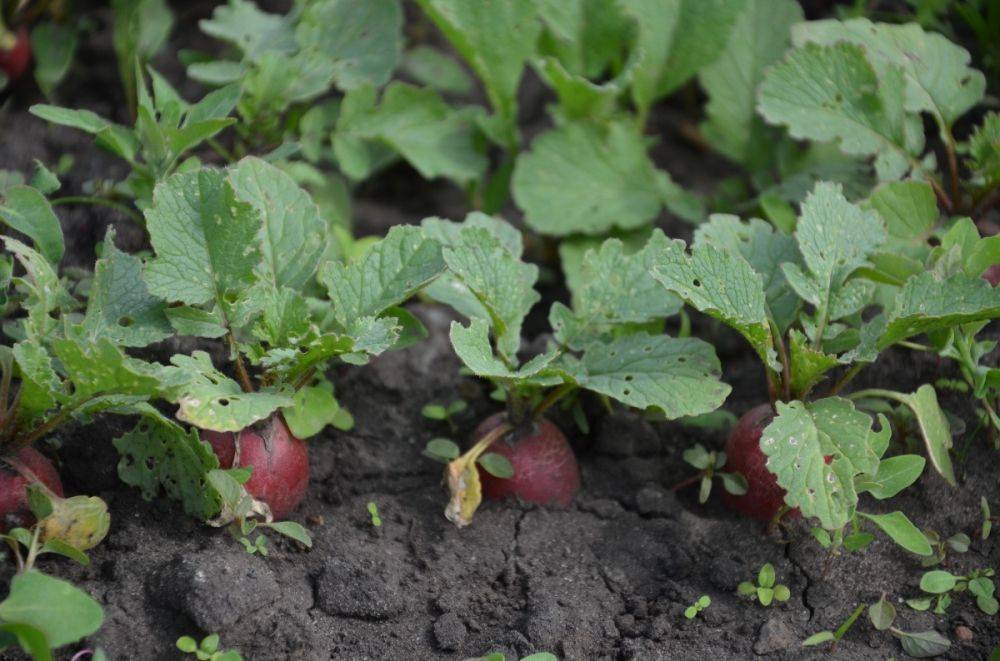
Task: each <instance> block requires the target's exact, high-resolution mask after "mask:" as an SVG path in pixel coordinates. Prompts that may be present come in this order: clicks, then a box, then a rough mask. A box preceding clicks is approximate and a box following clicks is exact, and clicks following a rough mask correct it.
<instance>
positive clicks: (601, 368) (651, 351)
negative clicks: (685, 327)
mask: <svg viewBox="0 0 1000 661" xmlns="http://www.w3.org/2000/svg"><path fill="white" fill-rule="evenodd" d="M564 359H565V360H564V366H565V369H566V371H567V372H568V373H569V375H570V376H571V377H572V378H573V380H574V381H575V382H576V383H577V385H579V386H580V387H581V388H586V389H587V390H592V391H594V392H598V393H601V394H602V395H607V396H609V397H613V398H615V399H617V400H618V401H620V402H622V403H623V404H626V405H628V406H633V407H635V408H638V409H640V410H644V409H647V408H650V407H655V408H657V409H659V410H660V411H662V412H663V414H664V415H665V416H666V417H667V418H668V419H675V418H679V417H681V416H685V415H699V414H701V413H707V412H709V411H714V410H715V409H717V408H719V406H720V405H721V404H722V402H723V401H725V399H726V396H727V395H728V394H729V391H730V387H729V385H727V384H725V383H722V382H721V381H719V377H720V375H721V373H722V370H721V367H720V365H719V359H718V358H717V357H716V355H715V350H714V349H713V348H712V346H711V345H710V344H708V343H706V342H703V341H701V340H698V339H694V338H673V337H668V336H666V335H648V334H646V333H635V334H633V335H625V336H622V337H619V338H616V339H613V340H610V341H608V342H594V343H592V344H590V345H588V346H587V347H586V349H585V350H584V352H583V355H582V356H581V357H580V358H579V359H576V358H573V357H572V356H566V357H564Z"/></svg>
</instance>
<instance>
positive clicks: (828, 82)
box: [757, 43, 922, 180]
mask: <svg viewBox="0 0 1000 661" xmlns="http://www.w3.org/2000/svg"><path fill="white" fill-rule="evenodd" d="M881 73H882V75H879V73H878V72H876V70H875V68H874V67H873V66H872V64H871V63H870V62H869V61H868V59H867V57H866V55H865V51H864V49H863V48H861V47H860V46H857V45H854V44H849V43H838V44H836V45H834V46H819V45H817V44H806V45H804V46H803V47H801V48H796V49H794V50H792V51H791V52H790V53H789V54H788V55H787V56H786V57H785V59H784V60H782V61H781V62H779V63H778V64H775V65H774V66H773V67H771V68H770V69H769V70H768V71H767V73H766V75H765V76H764V81H763V82H762V83H761V85H760V91H759V95H758V105H757V108H758V110H759V111H760V113H761V115H762V116H763V117H764V119H765V120H767V121H768V122H769V123H771V124H778V125H782V126H785V127H787V128H788V132H789V134H791V136H792V137H793V138H797V139H805V140H815V141H818V142H831V141H837V144H838V145H839V147H840V149H841V151H843V152H844V153H845V154H849V155H853V156H875V166H876V169H877V170H878V173H879V178H880V179H882V180H890V179H899V178H900V177H902V176H903V175H904V174H906V172H907V171H908V170H909V168H910V160H911V158H913V154H914V153H916V152H918V151H919V147H920V146H922V145H921V143H920V142H916V140H917V139H916V138H915V137H913V138H911V137H909V135H908V130H911V129H908V127H907V126H906V121H907V120H906V117H905V113H904V107H903V106H904V95H905V88H906V82H905V79H904V76H903V71H902V70H901V69H899V68H895V67H890V68H887V69H886V70H885V71H883V72H881ZM817 81H823V84H817ZM917 128H919V127H917ZM913 133H914V134H917V133H918V132H917V131H913ZM919 136H920V137H919V140H920V141H922V133H919ZM911 143H914V144H911Z"/></svg>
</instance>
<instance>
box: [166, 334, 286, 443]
mask: <svg viewBox="0 0 1000 661" xmlns="http://www.w3.org/2000/svg"><path fill="white" fill-rule="evenodd" d="M170 362H171V363H173V364H174V367H170V368H166V370H165V372H166V373H167V374H169V375H170V379H171V388H170V399H171V401H176V402H177V404H178V405H179V406H180V408H179V410H178V411H177V418H178V420H182V421H184V422H187V423H189V424H192V425H194V426H195V427H198V428H200V429H211V430H214V431H240V430H241V429H243V428H244V427H248V426H250V425H251V424H253V423H255V422H257V421H258V420H263V419H264V418H266V417H268V416H269V415H271V414H272V413H273V412H274V411H276V410H277V409H279V408H282V407H286V406H291V405H292V403H293V401H292V398H291V397H290V396H289V395H288V394H285V393H283V392H279V391H276V390H273V389H261V390H257V391H256V392H244V391H243V389H242V388H241V387H240V384H238V383H237V382H236V381H234V380H232V379H230V378H229V377H227V376H226V375H225V374H223V373H222V372H220V371H218V370H217V369H215V367H213V366H212V361H211V358H210V357H209V355H208V354H207V353H205V352H204V351H195V352H194V353H193V354H191V355H190V356H185V355H183V354H176V355H174V356H173V357H172V358H171V359H170Z"/></svg>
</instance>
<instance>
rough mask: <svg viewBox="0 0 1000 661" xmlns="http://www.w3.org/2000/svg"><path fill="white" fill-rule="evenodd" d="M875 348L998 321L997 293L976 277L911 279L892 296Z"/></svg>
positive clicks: (999, 300) (999, 295)
mask: <svg viewBox="0 0 1000 661" xmlns="http://www.w3.org/2000/svg"><path fill="white" fill-rule="evenodd" d="M886 316H887V326H886V328H885V331H884V332H883V334H882V336H881V337H880V338H879V341H878V348H879V349H884V348H886V347H888V346H889V345H891V344H895V343H896V342H899V341H902V340H905V339H907V338H910V337H913V336H914V335H919V334H920V333H927V332H930V331H933V330H939V329H943V328H952V327H954V326H958V325H960V324H967V323H971V322H975V321H985V320H987V319H996V318H998V317H1000V289H994V288H993V287H991V286H990V284H989V283H988V282H986V281H985V280H982V279H980V278H979V277H977V276H969V275H966V274H964V273H956V274H954V275H951V276H948V277H942V276H940V275H938V274H937V273H934V272H933V271H927V272H924V273H920V274H919V275H915V276H913V277H912V278H910V279H909V280H907V281H906V283H905V284H904V285H903V287H902V289H900V290H899V293H897V294H896V297H895V304H894V305H893V306H892V309H891V310H889V311H888V313H887V315H886Z"/></svg>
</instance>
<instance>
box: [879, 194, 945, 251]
mask: <svg viewBox="0 0 1000 661" xmlns="http://www.w3.org/2000/svg"><path fill="white" fill-rule="evenodd" d="M868 206H869V207H871V208H872V209H874V210H875V211H877V212H878V214H879V215H880V216H881V217H882V220H883V221H885V225H886V229H887V230H888V232H889V236H891V237H892V238H894V239H899V240H901V241H906V242H908V243H913V244H922V243H923V242H924V241H926V240H927V238H928V237H929V236H930V233H931V230H932V229H933V228H934V225H935V224H936V223H937V220H938V215H939V214H938V206H937V198H936V197H935V196H934V190H933V189H932V188H931V186H930V184H927V183H925V182H922V181H912V180H910V181H892V182H888V183H884V184H882V185H880V186H879V187H878V188H876V189H875V190H874V191H873V192H872V194H871V196H870V197H869V198H868Z"/></svg>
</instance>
